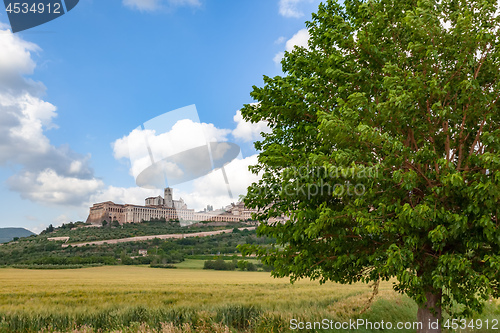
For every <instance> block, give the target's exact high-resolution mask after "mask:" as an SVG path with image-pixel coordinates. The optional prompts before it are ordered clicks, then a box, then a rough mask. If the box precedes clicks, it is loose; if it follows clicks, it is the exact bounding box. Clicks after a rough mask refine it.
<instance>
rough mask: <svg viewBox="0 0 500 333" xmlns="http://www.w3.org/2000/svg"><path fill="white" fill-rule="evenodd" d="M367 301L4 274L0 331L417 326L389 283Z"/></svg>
mask: <svg viewBox="0 0 500 333" xmlns="http://www.w3.org/2000/svg"><path fill="white" fill-rule="evenodd" d="M372 294H373V293H372V289H371V288H370V287H369V286H368V285H365V284H353V285H340V284H335V283H326V284H324V285H320V284H319V283H318V282H317V281H308V280H307V281H305V280H303V281H298V282H296V283H295V284H290V282H289V280H288V279H275V278H272V277H271V276H270V274H269V273H266V272H247V271H212V270H196V269H154V268H149V267H138V266H103V267H93V268H85V269H74V270H72V269H67V270H23V269H12V268H3V269H0V318H1V321H0V332H98V331H100V332H177V331H178V332H182V331H186V332H189V331H192V332H226V331H227V332H288V331H290V329H289V324H288V323H289V321H290V319H292V318H298V319H301V320H304V321H312V320H321V319H323V318H328V319H332V320H338V321H341V320H348V319H349V318H369V319H370V318H371V320H380V319H384V320H386V321H387V320H392V321H412V320H415V319H416V305H415V304H414V302H413V301H411V300H409V299H408V298H407V297H405V296H402V295H399V294H396V293H395V292H394V291H392V284H391V282H382V283H381V284H380V287H379V292H378V295H377V296H376V297H375V300H374V301H373V302H372V303H369V301H368V300H369V298H370V296H372ZM368 305H370V307H369V308H368V309H367V307H368ZM496 308H498V306H496ZM364 310H366V311H364ZM313 331H316V330H313ZM359 332H371V331H370V330H366V331H359ZM408 332H411V331H408Z"/></svg>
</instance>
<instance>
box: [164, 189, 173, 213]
mask: <svg viewBox="0 0 500 333" xmlns="http://www.w3.org/2000/svg"><path fill="white" fill-rule="evenodd" d="M164 198H165V199H164V201H163V202H164V205H165V207H167V208H174V200H173V189H172V188H171V187H167V188H165V197H164Z"/></svg>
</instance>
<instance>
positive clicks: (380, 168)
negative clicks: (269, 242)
mask: <svg viewBox="0 0 500 333" xmlns="http://www.w3.org/2000/svg"><path fill="white" fill-rule="evenodd" d="M497 10H498V8H497V1H492V0H491V1H490V0H472V1H451V0H444V1H439V2H437V1H430V0H429V1H427V0H426V1H414V0H404V1H389V0H369V1H359V0H345V1H344V2H343V5H341V4H339V3H337V2H336V1H333V0H329V1H325V2H324V3H323V4H321V5H320V6H319V9H318V12H317V13H315V14H313V16H312V20H311V21H310V22H307V27H308V29H309V34H310V39H309V42H308V48H303V47H296V48H295V49H294V50H293V51H292V52H287V53H286V54H285V57H284V60H283V61H282V65H283V71H284V73H285V75H284V76H282V77H275V78H270V77H264V82H265V84H264V87H262V88H259V87H254V89H253V92H252V93H251V95H252V97H253V98H254V99H255V100H257V101H258V103H257V104H252V105H246V106H245V108H244V109H243V110H242V115H243V117H244V118H245V119H246V120H247V121H251V122H258V121H267V122H268V124H269V126H270V127H271V129H272V133H270V134H264V135H263V137H264V139H263V140H262V141H261V142H257V143H256V145H255V146H256V149H258V150H259V151H261V153H260V154H259V157H258V164H257V165H256V166H254V167H252V170H253V172H255V173H262V175H263V176H262V179H261V180H260V181H259V182H258V183H255V184H253V185H252V186H251V187H250V188H249V191H248V194H247V196H246V198H245V204H246V205H247V206H250V207H261V208H265V209H262V210H261V211H262V213H261V214H260V216H259V219H260V221H262V222H263V225H261V226H260V227H259V229H258V233H259V234H260V235H266V236H269V237H275V238H276V239H277V243H278V245H280V247H274V248H269V247H250V248H247V251H253V250H257V251H258V252H259V254H260V255H261V256H263V257H265V260H266V262H267V263H269V264H272V265H273V266H274V267H275V270H274V275H275V276H278V277H283V276H290V277H291V280H292V281H295V280H297V279H300V278H304V277H310V278H312V279H319V280H320V281H321V282H325V281H327V280H333V281H338V282H341V283H352V282H356V281H370V280H371V281H376V280H379V279H383V280H388V279H390V278H391V277H397V280H398V281H397V282H396V284H395V289H396V290H397V291H399V292H402V293H406V294H407V295H409V296H410V297H412V298H413V299H414V300H416V301H417V303H418V304H420V306H421V309H422V308H426V309H427V308H433V309H434V310H435V311H436V312H437V313H435V314H436V315H437V316H439V311H440V308H441V306H442V307H444V309H445V310H447V311H448V312H450V313H451V314H454V315H471V314H472V313H473V312H474V311H481V309H482V308H483V304H484V301H485V300H487V299H488V298H489V297H490V296H493V297H498V296H500V288H499V287H500V285H499V284H500V256H499V255H498V253H499V252H500V228H499V223H500V221H499V215H500V214H499V213H500V211H499V209H500V208H499V207H500V204H499V203H500V110H499V106H498V102H497V101H498V98H499V96H500V82H499V80H498V79H499V75H500V70H499V69H500V54H499V50H500V49H499V45H500V44H499V43H498V42H499V38H498V37H499V36H498V34H499V26H500V24H499V22H500V15H496V14H495V12H497ZM282 214H285V215H287V216H289V217H290V220H289V221H288V222H286V223H284V224H276V223H267V222H266V221H267V220H268V219H269V218H271V217H278V216H281V215H282ZM426 300H427V301H428V302H430V303H428V304H427V305H424V303H425V302H426ZM432 302H434V303H433V304H431V303H432ZM419 312H420V310H419Z"/></svg>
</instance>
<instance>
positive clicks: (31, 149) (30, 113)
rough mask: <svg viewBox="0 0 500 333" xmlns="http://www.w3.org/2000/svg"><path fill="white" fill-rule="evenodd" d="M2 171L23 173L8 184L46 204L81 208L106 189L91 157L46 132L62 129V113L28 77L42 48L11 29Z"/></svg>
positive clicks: (3, 42)
mask: <svg viewBox="0 0 500 333" xmlns="http://www.w3.org/2000/svg"><path fill="white" fill-rule="evenodd" d="M0 34H1V35H0V36H1V38H0V166H1V165H16V166H20V167H21V170H20V171H19V172H18V173H17V174H15V175H13V176H11V177H10V178H9V179H8V180H7V184H8V185H9V188H10V189H11V190H13V191H16V192H19V193H20V194H21V197H22V198H25V199H29V200H32V201H35V202H41V203H46V204H61V205H67V204H70V205H77V204H81V201H80V202H78V200H83V199H85V198H88V195H89V193H91V192H92V191H95V190H96V189H97V188H99V187H100V186H102V182H100V181H99V180H97V179H95V178H94V177H93V171H92V169H91V168H90V166H89V163H88V162H89V160H90V156H82V155H81V154H78V153H76V152H74V151H72V150H71V149H70V148H69V147H68V146H60V147H55V146H53V145H52V144H51V143H50V140H49V139H48V138H47V137H46V136H45V131H47V130H50V129H54V128H57V126H56V125H55V124H54V123H53V119H54V118H56V117H57V112H56V111H57V108H56V107H55V106H54V105H52V104H51V103H49V102H46V101H44V100H43V99H42V96H43V95H44V93H45V86H44V85H43V84H42V83H40V82H35V81H33V80H31V79H29V78H26V77H25V75H30V74H32V73H33V72H34V70H35V68H36V62H35V61H34V60H33V58H32V56H33V53H35V52H39V51H40V48H39V47H38V46H36V45H35V44H32V43H29V42H26V41H24V40H22V39H21V38H19V37H18V36H16V35H14V34H12V33H11V32H10V31H9V30H4V31H0Z"/></svg>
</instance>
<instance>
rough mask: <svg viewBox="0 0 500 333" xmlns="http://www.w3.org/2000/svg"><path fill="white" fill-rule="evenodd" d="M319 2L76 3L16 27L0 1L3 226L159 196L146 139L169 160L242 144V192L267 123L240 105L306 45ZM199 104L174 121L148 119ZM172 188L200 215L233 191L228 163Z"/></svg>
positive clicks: (236, 178) (233, 167) (236, 167)
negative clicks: (287, 54)
mask: <svg viewBox="0 0 500 333" xmlns="http://www.w3.org/2000/svg"><path fill="white" fill-rule="evenodd" d="M319 2H320V1H319V0H252V1H234V0H112V1H94V0H80V3H79V5H78V6H77V7H75V9H73V10H72V11H71V12H69V13H68V14H66V15H64V16H62V17H60V18H58V19H56V20H54V21H51V22H49V23H46V24H44V25H41V26H39V27H36V28H33V29H30V30H26V31H23V32H20V33H16V34H12V33H11V31H10V26H9V24H8V23H9V21H8V18H7V15H6V12H5V10H4V7H3V6H2V8H1V10H0V197H1V200H0V208H1V212H2V213H1V214H0V227H26V228H28V229H30V230H32V231H35V232H40V231H41V230H43V229H44V228H45V227H46V226H48V225H49V224H53V225H60V224H61V223H65V222H69V221H77V220H85V219H86V217H87V215H88V209H89V206H90V205H91V204H92V203H95V202H102V201H108V200H111V201H114V202H116V203H133V204H143V203H144V198H145V197H146V196H149V195H159V194H161V190H154V189H144V188H141V187H138V186H137V185H136V178H135V177H136V176H137V175H138V174H140V172H141V171H142V170H143V169H145V168H147V166H148V163H150V162H148V161H147V160H146V159H144V158H142V157H144V156H141V152H142V153H143V152H144V147H143V146H141V144H140V143H142V142H144V140H147V142H148V144H149V145H150V148H151V149H152V151H153V154H154V155H156V156H157V157H158V158H159V159H161V158H162V157H165V156H170V155H172V154H176V153H182V152H183V151H186V150H189V149H190V148H194V147H196V146H199V144H200V142H202V144H203V142H205V141H217V142H230V143H235V144H237V145H239V146H240V147H241V154H240V155H239V156H238V158H237V159H236V160H234V161H233V162H232V163H231V164H229V165H227V166H226V168H225V169H226V172H227V176H228V179H229V185H230V187H231V192H232V195H233V196H234V197H236V198H237V196H238V195H239V194H243V193H244V191H245V188H246V186H248V185H249V183H251V182H252V181H253V180H255V179H256V178H255V176H254V175H251V174H250V173H249V172H248V171H247V170H248V165H251V164H254V163H255V162H256V153H257V152H256V151H255V150H254V149H253V144H252V143H253V141H255V140H257V139H258V138H259V133H260V132H261V131H263V130H264V131H265V130H266V126H265V124H248V123H245V122H244V121H243V120H242V118H241V114H240V113H239V111H238V110H239V109H240V108H241V107H242V106H243V104H247V103H252V102H254V101H253V100H252V99H251V97H250V95H249V93H250V92H251V90H252V86H253V85H257V86H261V85H262V75H268V76H275V75H280V74H281V70H280V64H279V62H280V60H281V58H282V57H283V53H284V51H285V50H292V49H293V47H294V45H301V46H305V45H307V39H308V34H307V30H305V24H304V22H305V21H306V20H308V19H310V13H311V12H313V11H315V10H316V8H317V5H318V4H319ZM193 105H194V106H195V109H194V110H195V113H193V112H192V111H193V109H192V107H191V109H190V112H187V113H186V117H184V118H183V117H180V118H179V117H177V118H171V119H174V120H175V121H170V123H169V127H168V128H167V127H163V128H162V126H159V125H158V124H159V123H158V122H154V121H152V120H154V119H159V118H158V117H159V116H161V115H163V114H165V113H167V112H169V111H172V110H178V109H181V108H183V107H186V106H193ZM181 110H186V109H181ZM171 114H173V113H171ZM148 122H149V124H152V126H149V127H148V126H147V124H148ZM145 124H146V126H145ZM155 124H156V125H155ZM155 126H157V128H155ZM158 126H159V127H158ZM137 138H140V140H138V139H137ZM141 140H142V141H141ZM220 147H223V146H219V148H220ZM148 156H149V155H148ZM141 158H142V159H141ZM172 172H174V171H172ZM174 173H175V172H174ZM173 187H174V189H175V195H174V196H175V197H176V198H177V197H179V196H182V197H183V199H184V200H185V201H186V203H187V204H188V206H189V207H191V208H196V209H201V208H202V207H204V206H206V205H207V204H212V205H214V206H216V207H217V206H219V205H222V203H223V202H224V201H225V200H227V195H228V189H227V184H226V183H225V181H224V178H223V176H222V173H221V172H219V171H215V172H213V173H211V174H208V175H207V176H205V177H202V178H198V179H196V180H194V181H192V182H190V183H189V185H186V184H179V185H175V186H173ZM228 203H229V202H227V204H228Z"/></svg>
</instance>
